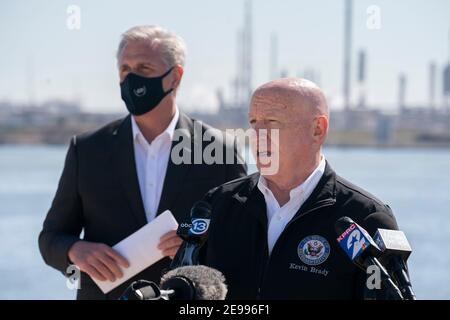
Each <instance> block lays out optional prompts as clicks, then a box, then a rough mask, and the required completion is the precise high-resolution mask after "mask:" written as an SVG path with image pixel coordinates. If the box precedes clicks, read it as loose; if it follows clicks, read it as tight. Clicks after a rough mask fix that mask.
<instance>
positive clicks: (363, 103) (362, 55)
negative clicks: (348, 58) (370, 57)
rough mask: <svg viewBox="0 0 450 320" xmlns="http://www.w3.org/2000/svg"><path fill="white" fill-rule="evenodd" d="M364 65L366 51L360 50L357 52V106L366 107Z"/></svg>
mask: <svg viewBox="0 0 450 320" xmlns="http://www.w3.org/2000/svg"><path fill="white" fill-rule="evenodd" d="M366 66H367V64H366V52H365V51H364V50H360V51H359V54H358V86H359V103H358V107H359V108H365V107H366V76H367V75H366Z"/></svg>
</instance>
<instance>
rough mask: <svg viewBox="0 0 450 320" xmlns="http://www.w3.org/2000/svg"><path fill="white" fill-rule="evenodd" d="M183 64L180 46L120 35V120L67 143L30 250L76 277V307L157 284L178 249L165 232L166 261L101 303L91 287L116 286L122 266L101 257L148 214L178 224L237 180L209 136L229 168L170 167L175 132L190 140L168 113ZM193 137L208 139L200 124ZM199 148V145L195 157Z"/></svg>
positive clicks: (164, 35) (239, 172) (161, 38)
mask: <svg viewBox="0 0 450 320" xmlns="http://www.w3.org/2000/svg"><path fill="white" fill-rule="evenodd" d="M184 59H185V47H184V43H183V41H182V40H181V39H180V38H179V37H177V36H175V35H174V34H172V33H170V32H168V31H166V30H164V29H162V28H160V27H156V26H140V27H135V28H132V29H130V30H128V31H127V32H125V33H124V34H123V35H122V40H121V42H120V45H119V50H118V54H117V60H118V67H119V76H120V89H121V96H122V99H123V101H124V103H125V106H126V107H127V110H128V111H129V112H130V115H128V116H127V117H126V118H124V119H121V120H118V121H116V122H113V123H111V124H108V125H107V126H105V127H103V128H101V129H100V130H98V131H96V132H93V133H88V134H83V135H80V136H76V137H74V138H73V139H72V141H71V143H70V147H69V151H68V153H67V157H66V163H65V166H64V170H63V173H62V176H61V179H60V182H59V186H58V190H57V192H56V195H55V198H54V200H53V203H52V206H51V208H50V210H49V212H48V214H47V217H46V219H45V221H44V226H43V230H42V231H41V233H40V235H39V247H40V250H41V253H42V256H43V258H44V260H45V262H46V263H47V264H49V265H50V266H52V267H54V268H56V269H58V270H60V271H61V272H63V273H64V274H65V273H66V272H67V267H68V266H69V265H70V264H75V265H77V266H78V267H79V268H80V269H81V271H82V273H81V290H79V291H78V295H77V298H78V299H117V298H118V297H119V296H120V294H121V293H122V292H123V291H124V290H125V288H126V287H127V286H128V285H129V284H130V283H131V282H132V281H134V280H136V279H145V280H150V281H156V282H159V279H160V277H161V272H162V271H163V269H165V268H166V267H168V265H169V262H170V258H173V256H174V255H175V253H176V251H177V250H178V248H179V246H180V244H181V239H180V238H178V236H177V235H176V233H175V232H169V233H167V234H166V235H164V236H163V237H162V238H161V241H160V244H159V248H160V250H161V251H162V253H163V255H164V256H165V257H166V258H164V259H163V260H161V261H159V262H158V263H156V264H154V265H153V266H151V267H149V268H147V269H146V270H144V271H143V272H141V273H140V274H138V275H136V276H135V277H133V278H132V279H130V280H129V281H126V282H125V283H123V284H122V285H121V286H119V287H118V288H116V289H114V290H113V291H111V292H110V293H108V294H107V295H105V294H103V293H102V292H101V290H100V289H99V288H98V287H97V285H96V284H95V283H94V282H93V281H92V278H95V279H98V280H110V281H114V280H115V279H116V278H120V277H121V276H122V275H123V269H124V268H127V267H128V261H126V260H125V259H124V258H123V257H122V256H120V255H119V254H118V253H117V252H116V251H114V250H113V249H112V248H111V247H112V246H113V245H114V244H116V243H117V242H119V241H120V240H122V239H124V238H126V237H127V236H129V235H130V234H132V233H134V232H135V231H137V230H138V229H139V228H141V227H142V226H144V225H145V224H146V223H147V222H150V221H152V220H153V219H154V218H155V217H156V216H157V215H158V214H160V213H162V212H164V211H165V210H170V211H171V212H172V213H173V214H174V216H175V218H176V219H177V220H178V221H185V220H186V219H187V216H188V214H189V210H190V208H191V206H192V204H193V203H194V202H195V201H196V200H198V199H199V198H201V196H202V195H203V194H204V193H206V191H208V190H209V189H211V188H213V187H215V186H218V185H220V184H222V183H224V182H226V181H230V180H233V179H236V178H239V177H242V176H244V175H245V174H246V166H245V164H243V160H242V159H241V158H240V157H239V155H238V153H237V151H236V146H235V144H234V142H233V143H232V144H231V145H228V144H225V142H224V141H223V140H224V139H223V136H222V135H220V134H218V133H215V134H214V135H213V136H214V139H215V140H217V141H219V142H220V143H222V147H223V150H224V154H226V153H227V152H228V153H229V152H231V153H233V155H234V162H233V163H232V164H220V163H214V164H204V163H202V164H198V165H195V164H193V161H191V162H188V163H185V162H183V163H181V164H177V163H179V162H177V161H174V160H175V159H173V157H174V156H177V155H176V154H172V152H171V151H172V150H174V146H176V144H177V141H178V139H179V138H180V137H178V138H177V136H176V135H175V132H177V133H178V132H181V136H183V135H184V136H187V137H193V136H194V127H195V125H194V120H192V119H191V118H189V117H188V116H186V115H185V114H183V113H182V112H180V111H179V110H178V108H177V105H176V94H177V90H178V88H179V85H180V82H181V79H182V76H183V66H184ZM200 128H201V133H204V132H205V131H207V130H208V132H210V133H211V131H210V130H209V129H211V128H210V127H208V126H206V125H204V124H201V125H200ZM177 130H179V131H177ZM209 141H211V140H209ZM209 141H208V142H201V143H202V146H203V148H205V147H206V146H207V143H209ZM195 142H197V141H195ZM216 143H217V142H216ZM192 144H194V142H192ZM192 146H193V145H192ZM203 148H202V150H203ZM191 149H192V150H194V148H191ZM183 152H189V151H186V150H184V149H183ZM188 155H189V154H188ZM189 158H190V159H193V154H191V155H190V156H188V159H189ZM183 159H185V158H183ZM224 163H225V162H224ZM82 230H83V231H84V238H83V239H80V233H81V231H82Z"/></svg>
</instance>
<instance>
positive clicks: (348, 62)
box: [343, 0, 353, 110]
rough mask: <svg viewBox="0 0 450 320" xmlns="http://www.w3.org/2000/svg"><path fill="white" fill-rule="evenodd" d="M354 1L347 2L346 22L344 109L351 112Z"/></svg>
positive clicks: (346, 0)
mask: <svg viewBox="0 0 450 320" xmlns="http://www.w3.org/2000/svg"><path fill="white" fill-rule="evenodd" d="M352 11H353V0H345V18H344V19H345V22H344V66H343V67H344V86H343V96H344V107H345V109H346V110H349V109H350V107H351V105H350V103H351V102H350V99H351V55H352V16H353V12H352Z"/></svg>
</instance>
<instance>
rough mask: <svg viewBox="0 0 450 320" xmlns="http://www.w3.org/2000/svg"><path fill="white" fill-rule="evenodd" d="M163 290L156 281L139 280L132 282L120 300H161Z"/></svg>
mask: <svg viewBox="0 0 450 320" xmlns="http://www.w3.org/2000/svg"><path fill="white" fill-rule="evenodd" d="M160 297H161V290H160V289H159V287H158V286H157V285H156V283H154V282H151V281H146V280H138V281H134V282H133V283H131V284H130V285H129V286H128V288H127V289H126V290H125V292H124V293H123V294H122V295H121V296H120V298H119V300H159V299H160Z"/></svg>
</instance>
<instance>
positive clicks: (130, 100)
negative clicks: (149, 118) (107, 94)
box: [120, 68, 173, 116]
mask: <svg viewBox="0 0 450 320" xmlns="http://www.w3.org/2000/svg"><path fill="white" fill-rule="evenodd" d="M172 69H173V68H170V69H169V70H168V71H167V72H166V73H164V74H163V75H162V76H159V77H152V78H147V77H142V76H139V75H137V74H135V73H129V74H128V75H127V76H126V78H125V79H124V80H123V81H122V83H121V84H120V91H121V95H122V100H123V101H124V102H125V104H126V106H127V109H128V111H129V112H130V113H131V114H132V115H135V116H140V115H143V114H144V113H147V112H149V111H151V110H153V109H154V108H155V107H156V106H157V105H158V104H159V103H160V102H161V100H162V99H164V97H165V96H167V95H168V94H169V93H171V92H172V91H173V89H170V90H169V91H167V92H164V88H163V82H162V81H163V79H164V77H165V76H167V75H168V74H169V73H170V71H172Z"/></svg>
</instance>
